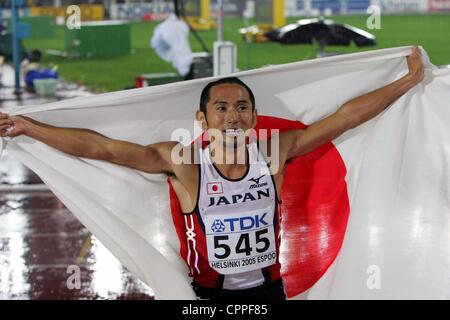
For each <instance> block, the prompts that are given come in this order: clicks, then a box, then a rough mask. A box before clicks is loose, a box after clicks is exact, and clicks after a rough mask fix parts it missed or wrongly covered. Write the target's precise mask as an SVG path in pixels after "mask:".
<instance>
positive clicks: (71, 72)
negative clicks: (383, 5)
mask: <svg viewBox="0 0 450 320" xmlns="http://www.w3.org/2000/svg"><path fill="white" fill-rule="evenodd" d="M333 19H334V20H336V21H338V22H341V23H348V24H351V25H353V26H356V27H359V28H362V29H365V30H366V27H365V25H366V19H367V16H365V15H357V16H338V17H334V18H333ZM296 20H297V18H290V19H288V22H289V23H290V22H294V21H296ZM157 24H158V23H156V22H137V23H133V24H132V27H131V33H132V35H131V36H132V40H131V41H132V48H133V49H132V53H131V54H129V55H126V56H120V57H111V58H101V59H79V60H77V59H65V58H61V57H55V56H49V55H46V54H44V57H43V64H44V65H45V64H46V63H50V62H53V63H56V64H57V65H58V66H59V72H60V75H61V76H62V77H63V78H64V79H67V80H70V81H73V82H78V83H84V84H85V85H87V86H89V87H90V88H92V89H93V90H97V91H115V90H122V89H124V88H125V87H129V86H132V85H133V84H134V78H135V77H136V76H137V75H139V74H143V73H158V72H170V71H174V69H173V68H172V66H171V65H170V64H169V63H166V62H164V61H162V60H161V59H160V58H159V57H158V56H157V55H156V53H155V52H154V51H153V49H151V48H150V46H149V39H150V37H151V35H152V33H153V29H154V28H155V26H156V25H157ZM242 26H243V20H241V19H227V20H225V28H224V35H225V39H226V40H229V41H233V42H234V43H236V45H237V46H238V68H239V69H241V70H246V69H252V68H257V67H261V66H264V65H268V64H281V63H287V62H293V61H300V60H305V59H312V58H314V57H315V55H316V46H314V45H287V46H282V45H280V44H278V43H254V44H252V45H247V44H245V43H244V42H243V41H242V39H241V37H240V35H239V34H238V29H239V28H241V27H242ZM368 31H369V32H371V33H373V34H375V35H376V37H377V42H378V46H376V47H369V48H363V49H360V48H357V47H356V46H350V47H332V46H330V47H327V51H333V52H336V51H338V52H357V51H364V50H373V49H380V48H388V47H396V46H403V45H411V44H420V45H422V46H424V48H425V49H426V50H427V52H428V53H429V55H430V57H431V60H432V62H433V63H434V64H436V65H443V64H450V15H448V14H447V15H444V14H441V15H392V16H382V20H381V29H380V30H368ZM199 34H200V36H201V37H202V39H203V40H204V42H205V43H206V44H207V46H208V48H209V49H210V50H211V49H212V43H213V42H214V40H215V38H216V31H215V30H213V31H203V32H199ZM190 43H191V47H192V49H193V51H202V50H201V47H200V45H199V44H198V42H197V41H196V40H195V39H194V37H193V36H192V35H191V36H190ZM24 45H25V47H26V49H27V50H31V49H34V48H39V49H40V50H42V51H43V52H45V50H47V49H58V50H63V49H64V27H55V35H54V37H52V38H42V39H27V40H25V41H24Z"/></svg>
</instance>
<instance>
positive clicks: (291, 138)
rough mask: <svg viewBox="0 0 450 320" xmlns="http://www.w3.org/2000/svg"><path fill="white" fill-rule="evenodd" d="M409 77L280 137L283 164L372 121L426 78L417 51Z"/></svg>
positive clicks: (414, 54)
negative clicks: (304, 127)
mask: <svg viewBox="0 0 450 320" xmlns="http://www.w3.org/2000/svg"><path fill="white" fill-rule="evenodd" d="M407 62H408V67H409V73H408V74H407V75H405V76H404V77H402V78H400V79H398V80H397V81H394V82H393V83H391V84H389V85H387V86H384V87H382V88H380V89H377V90H375V91H372V92H369V93H367V94H364V95H362V96H359V97H357V98H355V99H352V100H350V101H348V102H346V103H345V104H344V105H342V106H341V107H340V108H339V109H338V110H337V111H336V112H335V113H333V114H332V115H330V116H328V117H326V118H325V119H323V120H320V121H318V122H316V123H314V124H312V125H310V126H309V127H308V128H307V129H305V130H293V131H288V132H284V133H282V134H280V156H281V159H280V160H282V161H283V160H284V161H288V160H289V159H291V158H294V157H298V156H301V155H304V154H306V153H308V152H310V151H312V150H314V149H315V148H317V147H319V146H321V145H322V144H324V143H326V142H329V141H331V140H333V139H335V138H337V137H338V136H340V135H341V134H342V133H344V132H345V131H347V130H349V129H351V128H354V127H357V126H358V125H360V124H362V123H364V122H366V121H367V120H369V119H372V118H373V117H375V116H376V115H378V114H379V113H381V112H382V111H383V110H384V109H386V108H387V107H388V106H390V105H391V104H392V103H393V102H394V101H395V100H397V99H398V98H399V97H401V96H402V95H403V94H405V93H406V92H407V91H408V90H409V89H411V88H412V87H414V86H415V85H417V84H418V83H420V82H421V81H422V80H423V78H424V68H423V64H422V60H421V57H420V52H419V49H418V48H417V47H414V48H413V52H412V54H411V55H410V56H408V58H407Z"/></svg>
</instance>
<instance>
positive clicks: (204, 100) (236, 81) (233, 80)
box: [200, 77, 255, 115]
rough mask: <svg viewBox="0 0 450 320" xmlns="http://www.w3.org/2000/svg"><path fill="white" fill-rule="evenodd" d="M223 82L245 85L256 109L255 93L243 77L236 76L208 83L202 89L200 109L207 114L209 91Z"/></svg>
mask: <svg viewBox="0 0 450 320" xmlns="http://www.w3.org/2000/svg"><path fill="white" fill-rule="evenodd" d="M221 84H238V85H240V86H242V87H244V88H245V89H246V90H247V92H248V95H249V96H250V101H251V103H252V108H253V109H255V95H254V94H253V92H252V90H251V89H250V88H249V86H247V85H246V84H245V83H244V82H243V81H242V80H241V79H239V78H236V77H228V78H222V79H219V80H216V81H212V82H210V83H208V84H207V85H206V86H205V87H204V88H203V91H202V94H201V95H200V111H202V112H203V113H204V114H205V115H206V105H207V104H208V101H209V98H210V96H209V92H210V91H211V88H212V87H215V86H218V85H221Z"/></svg>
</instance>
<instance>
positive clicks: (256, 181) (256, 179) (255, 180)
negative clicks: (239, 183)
mask: <svg viewBox="0 0 450 320" xmlns="http://www.w3.org/2000/svg"><path fill="white" fill-rule="evenodd" d="M264 176H265V175H264V174H263V175H262V176H261V177H259V178H251V179H248V181H253V182H254V183H256V184H259V180H261V178H263V177H264Z"/></svg>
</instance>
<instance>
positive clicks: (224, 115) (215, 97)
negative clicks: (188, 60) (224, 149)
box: [197, 83, 256, 144]
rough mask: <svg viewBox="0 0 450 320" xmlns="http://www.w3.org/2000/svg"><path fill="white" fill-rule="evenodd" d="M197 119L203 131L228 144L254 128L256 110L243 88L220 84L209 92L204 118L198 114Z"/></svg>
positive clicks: (201, 113)
mask: <svg viewBox="0 0 450 320" xmlns="http://www.w3.org/2000/svg"><path fill="white" fill-rule="evenodd" d="M197 119H198V120H199V121H201V122H202V127H203V129H209V132H210V133H211V131H214V132H216V133H220V135H217V134H216V135H214V137H215V138H217V139H220V140H223V141H224V142H227V144H229V143H233V141H235V140H236V137H238V136H242V135H243V134H244V133H245V132H246V131H247V130H248V129H253V128H254V127H255V126H256V110H255V108H253V106H252V102H251V101H250V96H249V94H248V92H247V90H246V89H245V88H244V87H242V86H241V85H239V84H234V83H233V84H221V85H217V86H214V87H212V88H211V90H210V91H209V101H208V103H207V105H206V117H205V114H204V113H203V112H198V113H197ZM212 129H216V130H212Z"/></svg>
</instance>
